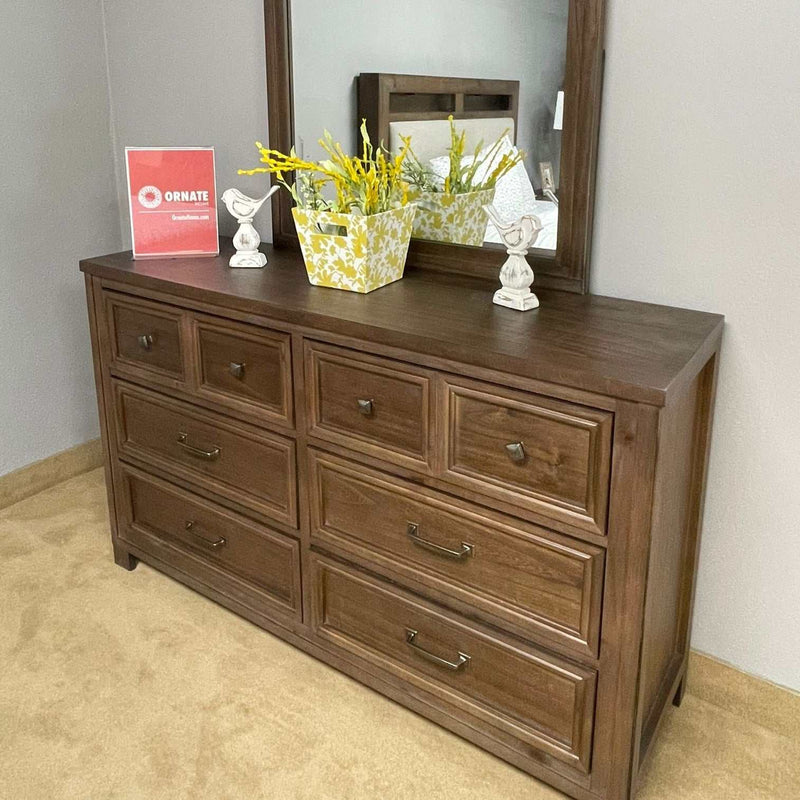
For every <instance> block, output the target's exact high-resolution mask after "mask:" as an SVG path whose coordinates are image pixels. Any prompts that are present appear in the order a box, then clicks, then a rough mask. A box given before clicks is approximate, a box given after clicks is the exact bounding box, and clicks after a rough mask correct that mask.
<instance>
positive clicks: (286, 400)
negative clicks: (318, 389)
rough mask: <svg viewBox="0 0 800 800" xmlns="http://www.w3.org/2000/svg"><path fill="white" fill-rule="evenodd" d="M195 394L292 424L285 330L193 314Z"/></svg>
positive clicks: (289, 366)
mask: <svg viewBox="0 0 800 800" xmlns="http://www.w3.org/2000/svg"><path fill="white" fill-rule="evenodd" d="M193 319H194V328H193V330H194V338H193V342H194V345H195V348H196V351H195V358H196V363H197V388H196V392H197V394H198V395H199V396H200V397H206V398H209V399H210V400H212V401H215V402H217V403H219V404H221V405H229V406H232V407H233V408H239V409H241V410H243V411H244V412H245V413H247V414H249V415H250V416H256V417H258V416H259V415H263V416H264V418H265V421H267V422H269V421H274V422H276V423H278V424H283V423H285V424H286V425H288V426H292V425H293V422H294V420H293V416H294V414H293V410H294V409H293V394H292V364H291V352H290V345H289V335H288V334H286V333H279V332H277V331H270V330H268V329H264V328H256V327H251V326H246V325H237V324H236V323H233V322H230V321H226V320H216V319H211V318H206V317H201V316H198V315H194V317H193Z"/></svg>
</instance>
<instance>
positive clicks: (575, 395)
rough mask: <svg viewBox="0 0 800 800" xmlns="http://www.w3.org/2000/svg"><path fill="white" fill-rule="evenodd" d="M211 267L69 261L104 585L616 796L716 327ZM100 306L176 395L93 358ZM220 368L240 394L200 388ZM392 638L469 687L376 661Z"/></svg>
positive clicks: (481, 289)
mask: <svg viewBox="0 0 800 800" xmlns="http://www.w3.org/2000/svg"><path fill="white" fill-rule="evenodd" d="M223 253H224V251H223ZM224 259H225V255H224V254H223V256H222V259H208V260H201V259H178V260H175V261H170V262H137V263H135V264H134V263H133V262H132V261H131V260H130V257H129V255H126V254H117V255H115V256H110V257H103V258H100V259H92V260H90V261H87V262H84V263H83V269H84V271H85V272H86V273H87V278H86V284H87V291H88V298H89V302H90V325H91V330H92V336H93V351H94V355H95V369H96V375H97V378H98V398H99V402H100V408H101V417H102V422H103V429H104V436H105V449H106V462H107V470H108V475H109V484H110V486H109V489H110V491H109V504H110V508H111V511H112V515H113V519H112V542H113V546H114V554H115V559H116V561H117V563H119V564H120V565H122V566H123V567H125V568H128V569H130V568H132V567H133V566H135V563H136V560H137V559H139V558H143V559H144V560H146V561H148V563H151V564H154V565H156V566H157V567H158V568H159V569H162V570H163V571H165V572H166V573H168V574H170V575H173V576H174V577H177V578H178V579H179V580H181V581H183V582H185V583H187V584H188V585H190V586H192V587H194V588H195V589H197V590H199V591H202V592H203V593H205V594H207V595H208V596H210V597H213V598H214V599H216V600H217V601H219V602H221V603H223V604H224V605H226V606H227V607H229V608H231V609H233V610H234V611H236V613H239V614H241V615H243V616H245V617H246V618H248V619H251V620H253V621H255V622H256V623H257V624H259V625H261V626H262V627H264V628H266V629H267V630H270V631H273V632H274V633H277V634H278V635H279V636H282V637H283V638H286V639H287V640H289V641H290V642H292V643H293V644H295V645H297V646H299V647H301V648H303V649H304V650H306V651H307V652H311V653H312V654H314V655H315V656H316V657H319V658H322V659H323V660H324V661H326V662H327V663H330V664H333V665H334V666H336V667H337V668H338V669H341V670H343V671H345V672H346V673H347V674H349V675H352V676H353V677H355V678H357V679H358V680H361V681H363V682H364V683H366V684H367V685H370V686H373V687H375V688H377V689H378V690H379V691H381V692H383V693H385V694H386V695H388V696H389V697H392V698H393V699H395V700H398V701H399V702H401V703H403V704H404V705H406V706H408V707H409V708H413V709H414V710H417V711H419V712H421V713H424V714H425V715H426V716H427V717H429V718H430V719H432V720H434V721H436V722H437V723H439V724H441V725H444V726H445V727H447V728H449V729H450V730H453V731H455V732H457V733H459V734H460V735H462V736H465V737H466V738H468V739H469V740H470V741H473V742H475V743H477V744H479V745H480V746H481V747H484V748H486V749H488V750H490V751H491V752H493V753H496V754H498V755H500V756H501V757H502V758H505V759H507V760H508V761H510V762H511V763H513V764H516V765H517V766H519V767H521V768H522V769H524V770H526V771H528V772H530V773H531V774H533V775H536V776H538V777H541V778H543V779H545V780H547V781H548V782H549V783H551V784H552V785H554V786H556V787H558V788H559V789H561V790H562V791H566V792H567V793H569V794H570V795H571V796H572V797H574V798H578V800H630V798H631V796H632V793H633V791H634V788H635V784H636V779H637V774H638V772H639V770H640V768H641V762H642V760H643V758H644V757H645V756H646V753H647V751H648V749H649V744H650V742H652V740H653V737H654V736H655V735H656V732H657V730H658V725H659V722H660V720H661V719H662V718H663V712H664V708H665V707H666V705H667V704H668V703H669V702H670V700H672V699H673V698H678V697H679V695H680V692H681V686H682V685H683V684H682V681H683V679H684V675H685V661H686V654H687V652H688V649H687V642H688V636H689V630H690V623H691V607H692V598H693V591H694V576H695V573H696V558H697V552H698V540H699V520H700V517H701V513H702V500H703V487H704V481H705V472H706V469H707V466H706V465H707V454H708V442H709V432H710V425H711V412H712V410H713V402H714V385H715V375H716V369H717V363H718V351H719V343H720V336H721V331H722V319H721V318H720V317H718V316H716V315H710V314H701V313H697V312H690V311H682V310H679V309H668V308H663V307H657V306H648V305H644V304H639V303H631V302H628V301H619V300H611V299H609V298H592V297H585V296H584V297H581V296H576V295H566V294H557V293H553V294H550V295H548V300H547V301H546V305H545V306H544V307H543V308H541V309H539V311H537V312H536V313H535V314H528V315H519V314H516V313H515V312H508V311H507V310H505V309H498V308H496V307H492V306H491V304H490V302H489V299H490V295H491V287H490V286H489V285H488V284H486V283H484V282H481V281H475V280H472V279H468V278H463V277H461V278H456V277H451V278H449V279H446V278H445V277H444V276H442V275H437V274H435V273H424V272H416V271H413V270H412V271H411V272H410V273H409V274H408V275H407V277H406V278H405V279H404V280H403V281H401V282H400V283H399V284H395V285H394V287H387V289H386V290H381V291H380V292H376V293H374V294H373V295H370V297H369V298H363V297H358V296H354V295H349V294H347V293H343V292H336V291H333V290H319V289H314V288H313V287H310V286H308V284H307V282H306V279H305V276H304V275H303V274H302V273H301V272H300V270H299V267H300V262H299V261H298V260H297V258H296V257H294V256H291V255H290V256H285V255H280V256H276V257H275V258H274V259H273V263H271V264H270V267H269V268H267V269H266V270H263V271H258V274H237V275H235V276H233V275H232V274H231V272H230V271H229V270H228V269H227V268H226V267H225V266H224ZM396 287H399V288H400V291H397V288H396ZM104 298H105V299H104ZM108 300H115V302H116V303H117V304H118V305H120V307H121V306H123V305H125V306H129V307H130V308H132V309H133V310H134V311H135V312H136V313H142V312H144V313H146V314H150V315H151V316H155V317H156V318H158V319H159V320H160V319H163V320H166V321H167V322H168V323H170V324H172V323H174V326H175V327H174V328H173V331H174V330H177V332H178V333H177V340H176V341H177V342H179V346H178V347H177V348H176V349H175V352H179V353H180V358H179V361H180V365H181V369H182V373H181V374H180V376H179V377H176V373H174V372H173V374H169V373H168V372H165V371H164V370H163V369H161V368H159V367H158V366H157V365H155V366H154V365H152V364H148V363H136V362H135V361H134V359H128V360H127V361H126V360H125V359H119V358H118V357H117V356H116V352H117V351H116V350H115V347H116V344H115V338H116V332H115V330H114V326H113V325H112V324H110V323H109V314H111V313H113V310H114V309H113V307H111V308H109V306H110V305H112V304H110V303H109V302H108ZM498 312H499V313H498ZM134 321H136V320H134ZM203 335H205V339H203ZM242 350H245V351H246V354H247V357H248V358H249V359H250V360H249V362H248V361H245V362H244V363H246V364H248V363H249V364H250V365H251V366H252V365H255V376H256V377H257V380H255V381H254V382H253V383H252V384H250V385H246V386H240V384H238V383H230V382H229V379H228V377H227V376H226V374H225V363H226V360H228V359H230V358H233V357H234V356H237V357H238V353H239V352H241V351H242ZM173 363H177V362H175V361H174V362H173ZM237 363H240V362H237ZM510 365H511V366H516V365H522V368H521V369H518V370H517V369H514V370H513V371H506V370H508V369H509V366H510ZM320 367H322V368H321V369H320ZM250 374H251V375H252V374H253V372H252V371H251V373H250ZM244 375H247V370H246V369H245V372H244ZM231 377H235V376H233V375H231ZM241 377H242V375H240V376H239V377H237V378H236V380H237V381H239V380H240V379H241ZM122 379H124V380H122ZM239 389H240V390H241V391H237V390H239ZM362 394H363V395H365V396H364V397H361V395H362ZM366 395H369V397H366ZM453 398H455V400H454V399H453ZM358 399H371V400H373V401H374V406H373V409H372V411H376V410H377V413H376V414H370V415H362V414H360V413H359V407H358V404H357V400H358ZM326 403H327V405H326ZM126 406H127V407H126ZM381 411H384V412H388V414H387V415H385V416H384V415H382V414H381V413H380V412H381ZM375 422H378V423H379V424H378V425H377V426H375V425H372V426H370V423H375ZM176 426H177V428H176ZM186 426H190V429H189V430H186V429H185V428H186ZM179 432H185V433H186V434H187V443H188V444H189V445H190V446H192V447H195V448H197V449H198V450H199V451H200V453H199V455H198V453H192V452H189V451H187V450H186V449H185V448H178V449H180V451H181V452H180V454H179V455H178V454H176V453H174V452H172V448H173V447H175V444H176V442H175V439H174V436H175V435H176V434H177V433H179ZM129 434H132V435H129ZM370 437H371V438H370ZM507 438H508V439H514V438H519V439H520V440H522V441H523V442H524V444H525V448H524V450H525V457H524V458H523V459H520V460H519V463H515V462H512V461H508V460H507V459H508V455H506V454H503V458H504V459H506V460H500V459H498V458H497V453H498V452H501V453H502V448H503V447H504V443H505V440H506V439H507ZM217 449H218V450H219V453H218V454H217V455H215V456H214V457H213V458H202V455H203V453H202V451H205V452H206V453H212V452H214V451H215V450H217ZM295 454H297V456H298V457H297V458H296V456H295ZM228 459H232V460H228ZM526 463H527V464H528V465H529V466H530V472H529V473H528V472H525V470H526V468H527V467H526ZM517 467H520V468H522V470H523V473H524V474H520V473H517V472H514V471H513V470H514V469H516V468H517ZM534 501H535V502H534ZM134 514H138V522H134V521H133V520H134ZM187 516H189V517H190V520H189V521H194V522H197V521H198V520H199V525H200V528H202V529H203V531H204V533H206V534H210V535H211V536H213V537H216V538H213V539H211V542H212V543H213V542H214V541H218V540H219V539H220V538H225V539H226V546H228V541H230V542H231V543H232V544H231V549H230V550H228V551H227V553H226V554H225V556H224V557H221V554H220V553H219V552H218V553H216V554H211V555H209V553H207V552H205V550H206V549H207V547H208V543H205V544H203V543H202V542H198V541H195V540H194V539H193V536H192V534H191V533H189V532H187V531H186V529H185V528H181V524H183V525H184V526H185V524H186V521H187V520H186V519H185V518H186V517H187ZM191 518H196V519H191ZM409 523H413V525H414V531H413V532H414V539H413V540H412V538H411V537H410V536H409V527H408V526H409ZM418 540H424V541H425V542H426V544H428V545H434V547H428V546H422V545H421V544H420V543H419V541H418ZM265 542H266V543H267V544H265ZM465 544H466V545H469V546H470V555H469V558H468V559H463V558H461V557H460V554H463V551H464V546H465ZM287 548H288V549H287ZM437 548H439V549H437ZM215 549H218V548H215ZM447 550H449V551H451V552H450V554H447V553H446V551H447ZM443 553H444V555H443ZM452 554H455V555H456V556H458V559H457V560H455V559H453V558H452V557H451V556H452ZM215 556H216V557H215ZM225 557H227V559H228V560H227V561H226V560H225ZM601 594H602V601H601ZM406 618H408V619H410V620H411V621H412V622H413V623H414V624H415V625H418V626H419V627H418V628H414V629H415V630H418V638H415V640H414V642H415V643H416V644H418V645H421V646H423V647H424V648H426V649H427V650H429V651H430V653H432V654H433V655H435V656H436V657H438V658H440V659H447V660H449V661H451V662H452V663H453V664H458V662H459V660H460V657H459V656H458V653H459V652H465V653H467V654H469V655H470V659H469V667H463V665H462V667H463V668H462V667H460V668H459V670H458V671H454V670H452V669H448V668H447V665H442V664H441V663H436V664H434V663H430V662H429V661H427V660H423V659H422V656H421V655H420V653H419V652H418V651H417V650H415V649H414V648H412V647H410V645H409V643H408V642H407V641H405V640H404V639H402V638H401V639H400V641H399V642H398V640H397V633H398V630H401V632H402V631H405V624H406V622H407V620H406ZM398 626H399V627H398ZM404 635H405V634H404ZM394 645H399V651H400V652H399V653H398V652H396V651H395V649H394ZM476 654H477V655H476ZM478 664H480V667H478ZM445 673H446V674H445ZM457 676H458V677H457ZM465 676H466V678H467V679H466V680H465V681H462V682H461V683H458V682H457V680H458V678H463V677H465Z"/></svg>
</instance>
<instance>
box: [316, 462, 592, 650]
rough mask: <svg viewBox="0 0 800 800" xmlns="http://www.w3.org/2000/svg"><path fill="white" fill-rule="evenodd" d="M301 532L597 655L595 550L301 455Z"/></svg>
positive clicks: (339, 464)
mask: <svg viewBox="0 0 800 800" xmlns="http://www.w3.org/2000/svg"><path fill="white" fill-rule="evenodd" d="M310 463H311V469H310V471H309V472H310V476H311V535H312V538H313V539H314V540H315V541H317V542H319V543H321V544H323V545H329V546H332V547H334V548H338V549H340V550H342V551H344V553H345V554H346V555H349V556H355V557H360V558H363V559H366V560H368V561H371V562H374V563H375V564H376V567H377V568H379V569H382V570H383V571H385V572H386V574H389V575H392V576H394V575H398V576H399V577H401V578H406V579H407V580H408V581H410V582H412V583H415V584H417V585H420V584H421V585H422V588H423V590H424V589H427V588H428V587H430V588H432V589H434V590H436V591H437V592H438V593H440V595H441V596H437V598H436V599H443V600H444V601H445V602H446V601H447V600H448V599H449V598H450V597H452V598H454V599H455V600H456V601H459V602H460V603H461V604H463V606H465V607H467V608H472V609H474V610H476V611H479V612H480V611H482V612H483V613H484V614H486V615H489V616H491V617H493V618H494V619H497V618H499V619H500V620H501V621H503V622H505V623H506V624H509V625H511V626H512V627H513V628H514V629H516V630H518V631H519V632H520V633H522V635H530V634H531V633H533V634H536V635H538V636H540V637H543V638H545V639H548V640H550V641H553V642H558V643H560V644H562V645H564V646H566V647H569V648H571V649H573V650H575V651H576V652H579V653H581V654H585V655H592V656H596V655H597V650H598V646H599V629H600V605H601V602H602V587H603V564H604V553H603V550H602V548H599V547H595V546H592V545H589V544H584V543H580V542H574V541H573V542H571V543H570V544H569V545H568V544H565V543H564V541H565V540H564V539H560V540H556V538H555V537H554V536H552V535H551V534H549V532H547V531H545V530H544V529H542V528H538V527H536V526H533V525H527V526H525V527H524V528H523V527H522V526H520V525H519V524H518V523H517V524H514V521H513V520H511V519H510V518H505V522H500V521H497V520H496V519H491V518H489V517H487V516H485V515H484V514H481V509H480V508H478V507H477V506H472V505H471V504H468V503H464V502H458V505H455V504H454V503H453V501H452V500H451V499H450V498H448V497H447V496H446V495H442V494H439V493H436V492H433V491H431V490H420V489H419V487H416V486H414V485H413V484H410V483H407V482H406V481H403V480H401V479H400V478H395V477H393V476H389V475H385V474H382V473H380V472H376V471H374V470H370V469H367V468H365V467H361V466H359V465H356V464H350V463H348V462H347V461H345V460H343V459H340V458H337V457H335V456H330V455H327V454H323V453H319V452H316V451H311V454H310Z"/></svg>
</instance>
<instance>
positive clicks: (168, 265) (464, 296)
mask: <svg viewBox="0 0 800 800" xmlns="http://www.w3.org/2000/svg"><path fill="white" fill-rule="evenodd" d="M262 250H264V252H265V253H266V254H267V257H268V259H269V264H268V265H267V267H266V268H264V269H244V270H242V269H239V270H234V269H230V268H229V267H228V259H229V257H230V255H231V253H232V252H233V250H232V248H231V245H230V241H229V240H223V242H222V249H221V253H220V255H219V256H218V257H216V258H211V257H188V258H178V259H157V260H149V259H148V260H134V259H133V258H132V256H131V253H130V251H127V252H123V253H115V254H112V255H107V256H100V257H98V258H91V259H86V260H84V261H82V262H81V269H82V270H83V271H84V272H87V273H89V274H92V275H95V276H98V277H100V278H103V279H106V280H112V281H117V282H120V283H124V284H130V285H133V286H138V287H141V288H145V289H150V290H156V291H160V292H164V293H166V294H171V295H176V296H180V297H186V298H191V299H193V300H199V301H205V302H208V303H212V304H216V305H220V306H223V307H225V308H230V309H236V310H239V311H243V312H246V313H251V314H259V315H263V316H265V317H269V318H271V319H275V320H280V321H283V322H288V323H293V324H297V325H302V326H307V327H311V328H315V329H318V330H321V331H326V332H330V333H333V334H338V335H340V336H350V337H354V338H359V339H366V340H368V341H370V342H373V343H376V344H381V345H385V346H389V347H397V348H402V349H406V350H410V351H413V352H417V353H423V354H425V355H429V356H434V357H437V358H441V359H447V360H453V361H458V362H461V363H465V364H469V365H472V366H476V367H482V368H486V369H491V370H497V371H501V372H509V373H512V374H514V375H518V376H523V377H527V378H532V379H536V380H541V381H547V382H552V383H556V384H560V385H566V386H570V387H573V388H576V389H582V390H585V391H590V392H597V393H599V394H604V395H609V396H613V397H619V398H622V399H628V400H633V401H638V402H645V403H651V404H655V405H663V404H664V403H665V402H666V399H667V397H668V396H669V395H670V393H671V392H672V391H674V390H676V389H677V388H678V386H679V385H680V384H682V383H683V382H684V380H686V379H688V378H691V377H692V376H693V375H694V374H696V372H697V371H698V370H699V368H700V367H702V365H703V364H704V363H705V361H706V360H707V359H708V358H709V357H710V355H711V354H712V353H713V352H714V350H715V349H716V348H717V347H718V345H719V339H720V336H721V332H722V325H723V317H722V316H720V315H718V314H709V313H705V312H700V311H689V310H686V309H679V308H671V307H669V306H658V305H652V304H649V303H639V302H635V301H632V300H620V299H615V298H610V297H601V296H597V295H583V296H581V295H576V294H569V293H566V292H555V291H538V292H537V294H538V296H539V299H540V302H541V305H540V307H539V308H538V309H536V310H535V311H529V312H525V313H520V312H518V311H513V310H511V309H507V308H501V307H500V306H496V305H494V304H493V303H492V295H493V292H494V291H495V289H496V288H497V287H496V286H493V285H491V284H488V283H486V282H484V281H478V280H475V279H472V278H462V277H458V276H453V275H446V274H443V273H434V272H429V271H422V270H417V269H408V270H407V271H406V275H405V277H404V278H403V280H401V281H397V282H396V283H393V284H390V285H389V286H386V287H384V288H382V289H378V290H377V291H375V292H372V293H371V294H368V295H360V294H355V293H352V292H345V291H340V290H337V289H326V288H320V287H315V286H311V285H310V284H309V282H308V279H307V277H306V273H305V268H304V266H303V260H302V257H301V255H300V253H298V252H294V251H290V250H276V249H273V248H272V247H271V246H269V245H267V246H264V247H262ZM533 288H534V289H535V288H536V287H535V286H534V287H533Z"/></svg>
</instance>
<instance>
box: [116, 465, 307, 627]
mask: <svg viewBox="0 0 800 800" xmlns="http://www.w3.org/2000/svg"><path fill="white" fill-rule="evenodd" d="M122 475H123V485H124V487H125V492H124V501H123V518H124V525H123V538H125V539H126V540H127V541H129V542H130V543H131V544H133V545H135V546H137V547H140V548H141V549H142V550H145V551H148V552H153V554H154V555H156V556H158V557H161V558H164V557H166V558H167V559H170V554H172V555H173V559H171V560H174V559H175V558H178V557H179V556H185V557H186V558H185V559H184V562H185V566H184V568H187V567H188V568H189V569H190V570H191V573H192V574H193V576H194V577H196V578H198V579H199V580H202V581H203V582H205V583H209V584H210V585H212V586H215V587H216V588H220V589H222V590H223V591H224V592H225V593H226V594H232V595H233V596H234V597H235V599H238V600H239V601H240V602H245V603H246V604H248V605H254V606H260V605H261V604H262V601H266V602H267V604H268V605H271V606H274V607H276V608H277V609H279V610H281V611H282V612H283V613H287V614H290V615H292V616H294V617H299V616H300V555H299V543H298V542H297V541H295V540H294V539H290V538H289V537H287V536H282V535H281V534H279V533H276V532H274V531H270V530H268V529H266V528H263V527H261V526H258V525H256V524H254V523H252V522H249V521H247V520H245V519H243V518H242V517H240V516H238V515H236V514H233V513H232V512H230V511H226V510H225V509H223V508H221V507H219V506H217V505H215V504H213V503H210V502H208V501H206V500H202V499H201V498H199V497H197V496H195V495H192V494H191V493H189V492H186V491H183V490H181V489H178V488H177V487H174V486H171V485H170V484H168V483H165V482H164V481H161V480H158V479H157V478H154V477H152V476H149V475H146V474H144V473H141V472H138V471H136V470H131V469H127V468H124V467H123V468H122Z"/></svg>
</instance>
